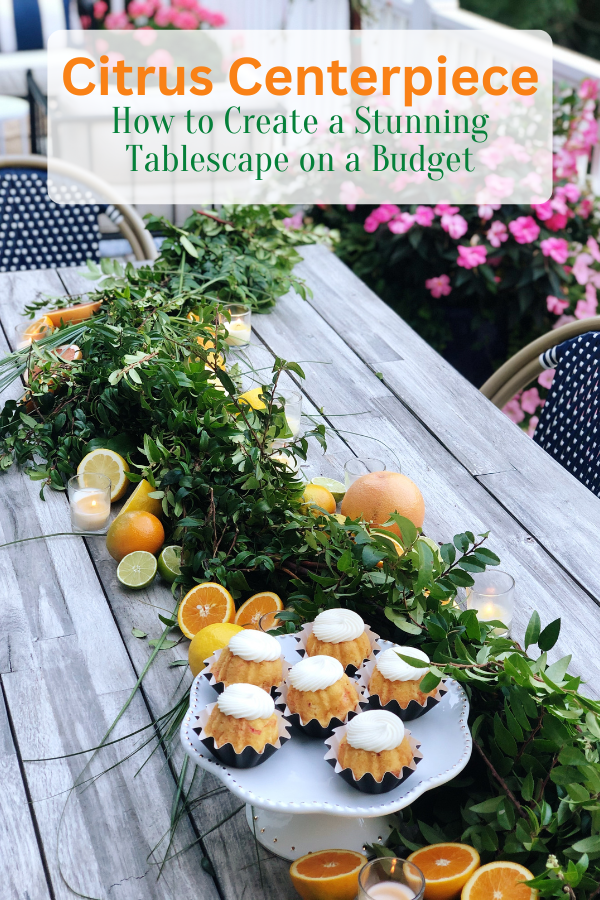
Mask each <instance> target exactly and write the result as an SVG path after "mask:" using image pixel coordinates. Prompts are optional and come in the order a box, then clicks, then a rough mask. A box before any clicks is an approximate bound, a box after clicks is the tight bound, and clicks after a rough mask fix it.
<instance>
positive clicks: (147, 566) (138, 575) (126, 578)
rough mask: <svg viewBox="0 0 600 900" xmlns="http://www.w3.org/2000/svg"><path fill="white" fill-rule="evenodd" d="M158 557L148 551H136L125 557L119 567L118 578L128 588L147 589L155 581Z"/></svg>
mask: <svg viewBox="0 0 600 900" xmlns="http://www.w3.org/2000/svg"><path fill="white" fill-rule="evenodd" d="M155 575H156V557H154V556H152V554H151V553H148V551H147V550H136V551H135V552H134V553H128V554H127V556H124V557H123V559H122V560H121V562H120V563H119V565H118V566H117V578H118V579H119V581H120V582H121V584H122V585H124V586H125V587H128V588H134V589H136V590H137V589H139V588H145V587H148V585H149V584H152V582H153V581H154V576H155Z"/></svg>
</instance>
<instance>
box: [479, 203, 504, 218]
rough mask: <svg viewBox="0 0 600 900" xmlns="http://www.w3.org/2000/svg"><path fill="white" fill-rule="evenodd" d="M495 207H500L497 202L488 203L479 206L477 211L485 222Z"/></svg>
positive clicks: (490, 216)
mask: <svg viewBox="0 0 600 900" xmlns="http://www.w3.org/2000/svg"><path fill="white" fill-rule="evenodd" d="M497 209H500V204H499V203H488V204H486V205H485V206H480V207H479V209H478V210H477V212H478V213H479V218H480V219H483V221H484V222H487V220H488V219H491V218H492V216H493V215H494V212H495V211H496V210H497Z"/></svg>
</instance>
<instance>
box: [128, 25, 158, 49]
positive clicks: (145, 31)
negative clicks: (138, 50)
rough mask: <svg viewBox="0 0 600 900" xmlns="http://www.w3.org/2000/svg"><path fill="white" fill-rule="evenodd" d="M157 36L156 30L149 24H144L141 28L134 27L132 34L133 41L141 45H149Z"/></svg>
mask: <svg viewBox="0 0 600 900" xmlns="http://www.w3.org/2000/svg"><path fill="white" fill-rule="evenodd" d="M157 37H158V35H157V33H156V31H155V30H154V29H153V28H151V27H150V25H144V26H143V27H142V28H136V30H135V34H134V35H133V39H134V41H137V42H138V44H141V45H142V47H150V45H151V44H153V43H154V41H155V40H156V38H157Z"/></svg>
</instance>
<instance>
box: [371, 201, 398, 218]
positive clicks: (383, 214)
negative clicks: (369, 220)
mask: <svg viewBox="0 0 600 900" xmlns="http://www.w3.org/2000/svg"><path fill="white" fill-rule="evenodd" d="M399 213H400V207H399V206H396V204H395V203H382V204H381V206H378V207H377V209H374V210H373V212H372V213H371V215H372V216H373V218H374V219H375V221H376V222H389V221H390V219H393V218H394V216H397V215H399Z"/></svg>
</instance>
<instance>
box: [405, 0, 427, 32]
mask: <svg viewBox="0 0 600 900" xmlns="http://www.w3.org/2000/svg"><path fill="white" fill-rule="evenodd" d="M409 21H410V25H409V27H410V28H411V29H413V30H414V29H421V30H423V31H427V30H428V29H430V28H431V27H432V25H433V19H432V15H431V7H430V6H429V3H428V2H427V0H412V7H411V10H410V20H409Z"/></svg>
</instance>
